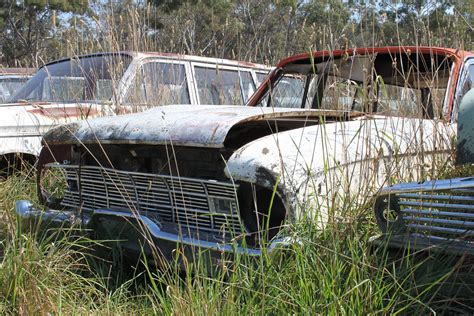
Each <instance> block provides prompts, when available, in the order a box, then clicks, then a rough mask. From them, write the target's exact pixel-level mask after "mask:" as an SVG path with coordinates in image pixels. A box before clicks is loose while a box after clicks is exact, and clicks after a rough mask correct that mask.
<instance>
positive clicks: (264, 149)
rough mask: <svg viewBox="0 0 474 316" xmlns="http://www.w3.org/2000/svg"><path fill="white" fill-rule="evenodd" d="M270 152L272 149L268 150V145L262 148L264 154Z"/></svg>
mask: <svg viewBox="0 0 474 316" xmlns="http://www.w3.org/2000/svg"><path fill="white" fill-rule="evenodd" d="M269 152H270V150H268V148H267V147H265V148H263V149H262V154H264V155H266V154H268V153H269Z"/></svg>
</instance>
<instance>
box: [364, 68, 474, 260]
mask: <svg viewBox="0 0 474 316" xmlns="http://www.w3.org/2000/svg"><path fill="white" fill-rule="evenodd" d="M469 70H470V72H469V73H468V77H467V82H466V87H467V88H469V89H471V90H470V91H469V92H468V93H467V94H466V95H465V96H464V98H463V100H462V102H461V104H460V107H459V120H458V137H457V142H456V143H457V146H456V147H457V148H456V149H457V155H456V163H457V164H458V165H466V164H467V165H472V164H473V163H474V139H473V137H472V131H473V130H474V124H473V120H474V66H472V67H471V68H470V69H469ZM473 210H474V178H472V177H469V178H454V179H447V180H436V181H426V182H421V183H420V182H419V183H402V184H396V185H393V186H390V187H386V188H384V189H383V190H382V191H381V192H380V194H379V195H378V196H377V199H376V202H375V204H374V212H375V217H376V219H377V223H378V225H379V227H380V229H381V230H382V232H383V234H382V235H381V236H374V237H372V238H371V240H370V241H371V242H372V243H373V244H375V245H377V246H382V247H389V248H398V249H405V250H411V251H413V252H415V251H420V250H429V251H442V252H448V253H450V254H457V255H464V254H469V255H474V243H473V236H474V213H473Z"/></svg>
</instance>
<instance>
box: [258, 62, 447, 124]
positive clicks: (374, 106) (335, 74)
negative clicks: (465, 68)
mask: <svg viewBox="0 0 474 316" xmlns="http://www.w3.org/2000/svg"><path fill="white" fill-rule="evenodd" d="M451 66H452V63H451V61H450V60H449V58H448V57H446V56H444V55H439V56H438V55H434V56H432V55H422V54H420V55H416V54H409V53H407V54H404V53H400V54H393V55H390V54H379V55H377V54H368V55H355V56H339V57H337V58H329V59H326V60H324V61H321V62H316V61H314V60H311V59H310V58H308V60H307V61H298V62H297V63H295V64H288V65H286V66H285V67H284V68H283V69H282V70H281V74H280V75H279V76H277V77H276V79H275V80H274V81H273V82H272V83H271V84H270V85H269V87H268V89H267V92H266V94H265V95H264V96H263V97H262V98H261V99H260V102H259V103H258V104H259V105H260V106H273V107H286V108H314V109H324V110H336V111H360V112H365V113H380V114H383V115H394V116H407V117H424V118H434V117H441V116H442V108H443V103H444V95H445V93H446V88H447V84H448V80H449V75H450V71H451Z"/></svg>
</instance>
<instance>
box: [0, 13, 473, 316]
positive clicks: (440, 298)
mask: <svg viewBox="0 0 474 316" xmlns="http://www.w3.org/2000/svg"><path fill="white" fill-rule="evenodd" d="M120 14H121V13H120V12H113V11H110V14H109V15H108V16H106V17H105V18H103V20H100V21H99V20H97V21H94V22H95V23H97V24H96V25H97V29H101V30H103V29H105V30H108V31H106V32H104V35H103V36H102V37H100V38H99V40H96V38H94V39H93V40H88V39H87V38H85V39H84V37H82V35H81V34H77V33H75V30H76V28H71V29H70V30H69V31H70V34H69V35H68V36H70V40H68V41H66V42H65V44H64V46H63V47H61V49H62V52H65V53H66V54H67V55H68V56H74V55H76V54H81V53H88V52H92V51H114V50H119V49H132V50H139V49H143V50H147V49H151V48H154V49H156V47H158V48H163V47H165V46H161V47H160V46H157V44H156V43H152V42H148V41H151V40H150V39H148V38H147V37H146V36H145V35H146V30H144V29H142V28H141V27H140V26H142V25H143V21H141V20H140V19H142V18H143V17H141V16H139V14H138V13H137V12H136V11H129V12H128V13H127V14H129V15H130V16H129V18H128V19H122V18H121V16H120ZM130 24H131V25H130ZM124 30H126V31H127V32H128V36H127V37H126V38H127V39H128V40H127V41H124V37H123V36H122V37H121V36H120V35H122V33H123V31H124ZM179 31H180V30H176V32H177V33H179ZM85 36H86V37H87V36H88V35H87V34H86V35H85ZM175 44H176V45H175V46H173V45H172V44H170V46H169V47H173V48H174V47H181V46H180V45H183V44H182V43H181V44H180V43H175ZM370 44H371V43H368V45H370ZM311 45H312V44H310V45H309V46H311ZM320 46H321V48H327V46H328V44H326V42H324V41H323V42H322V43H320ZM215 51H217V49H215ZM174 52H177V51H174ZM250 55H252V56H257V53H255V54H252V53H251V52H245V51H244V52H242V53H240V54H237V56H236V58H239V57H241V56H245V57H246V56H250ZM57 57H60V56H57ZM61 57H63V56H61ZM219 57H221V56H219ZM268 57H269V58H272V59H276V58H277V57H281V56H268ZM242 59H246V58H242ZM438 171H439V170H438ZM469 172H470V170H469ZM439 173H440V174H442V175H444V176H446V177H449V176H450V175H453V174H455V175H460V174H459V172H458V171H452V170H451V169H450V168H447V171H446V172H443V171H440V172H439ZM470 174H472V173H470ZM397 180H399V179H397ZM34 182H35V175H34V170H33V169H26V170H24V171H23V172H21V173H19V174H16V175H15V176H12V177H10V178H8V179H7V180H4V181H3V180H2V181H0V219H1V221H0V314H47V313H54V314H61V313H65V314H149V313H159V314H178V315H180V314H193V315H194V314H206V315H214V314H229V315H234V314H296V313H301V314H350V315H352V314H388V313H407V314H408V313H423V314H425V313H430V312H434V311H436V312H465V313H472V312H474V309H473V307H472V306H474V302H473V301H472V297H474V296H473V295H472V294H473V292H472V291H473V289H474V284H473V280H472V277H471V276H470V272H471V269H472V265H470V263H471V262H470V261H469V259H468V258H464V257H461V258H459V257H456V258H454V257H449V256H443V255H440V254H436V253H406V254H405V256H400V254H397V253H394V251H392V250H390V249H384V248H383V247H382V248H378V249H373V248H371V247H370V245H369V243H368V239H369V237H370V236H373V235H376V234H377V233H378V230H377V226H376V224H375V219H374V218H373V215H372V212H371V209H370V200H369V201H365V202H366V203H364V204H362V205H358V206H357V207H353V208H349V209H348V210H344V214H345V221H344V222H332V223H330V224H328V225H327V226H326V227H325V229H324V230H323V231H321V230H320V229H319V228H318V227H317V226H316V225H314V223H312V222H310V221H301V222H298V223H297V224H293V226H292V227H290V230H291V231H292V232H293V234H294V237H295V238H296V239H297V240H299V243H298V244H296V245H294V246H293V247H291V248H290V249H287V250H286V251H281V252H278V253H272V254H265V255H264V256H262V257H261V258H258V259H251V258H248V257H237V258H236V260H235V261H232V262H230V261H228V262H226V261H223V262H221V264H220V266H219V269H218V270H217V271H214V272H213V273H209V271H208V269H207V267H206V266H204V265H203V264H201V265H200V264H198V265H188V266H186V268H185V269H184V271H181V270H178V269H177V268H176V267H174V266H170V267H167V268H166V269H165V268H157V267H155V266H154V265H152V263H151V262H149V261H147V260H146V257H143V258H142V260H141V262H140V263H139V264H137V265H136V266H134V267H130V269H128V270H127V267H125V266H123V265H121V263H120V262H114V261H113V259H114V258H115V257H114V256H110V257H108V258H96V257H95V254H96V252H94V245H95V244H94V243H91V242H90V241H89V240H88V239H87V238H85V237H83V236H82V237H81V236H77V234H76V232H75V231H74V230H67V231H57V232H53V233H52V234H48V235H40V234H39V232H37V231H35V230H34V229H33V230H28V229H26V228H27V227H22V225H21V223H19V222H18V221H17V219H16V217H15V216H14V202H15V201H16V200H18V199H29V200H33V201H34V202H37V197H36V188H35V183H34ZM346 204H349V205H350V204H351V200H349V201H348V203H346ZM334 212H335V213H339V212H338V210H334ZM105 246H107V245H104V247H105ZM106 249H107V248H106Z"/></svg>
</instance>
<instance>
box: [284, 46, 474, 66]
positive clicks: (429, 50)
mask: <svg viewBox="0 0 474 316" xmlns="http://www.w3.org/2000/svg"><path fill="white" fill-rule="evenodd" d="M409 51H412V52H417V53H422V54H443V55H453V56H456V58H463V57H467V56H474V53H472V52H469V51H463V50H456V49H453V48H445V47H432V46H384V47H361V48H348V49H336V50H333V51H329V50H323V51H314V52H312V53H303V54H298V55H293V56H290V57H288V58H285V59H282V60H280V62H278V65H277V67H283V66H285V65H287V64H289V63H293V62H295V61H298V60H303V59H308V58H310V56H312V57H313V58H318V57H323V56H341V55H345V54H348V55H354V54H357V55H366V54H374V53H382V54H395V53H401V52H403V53H406V52H409Z"/></svg>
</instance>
